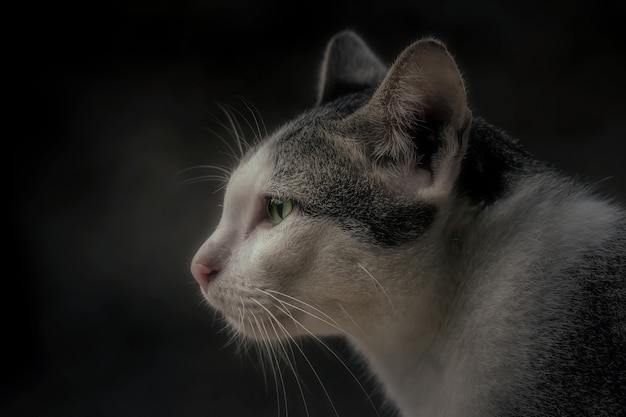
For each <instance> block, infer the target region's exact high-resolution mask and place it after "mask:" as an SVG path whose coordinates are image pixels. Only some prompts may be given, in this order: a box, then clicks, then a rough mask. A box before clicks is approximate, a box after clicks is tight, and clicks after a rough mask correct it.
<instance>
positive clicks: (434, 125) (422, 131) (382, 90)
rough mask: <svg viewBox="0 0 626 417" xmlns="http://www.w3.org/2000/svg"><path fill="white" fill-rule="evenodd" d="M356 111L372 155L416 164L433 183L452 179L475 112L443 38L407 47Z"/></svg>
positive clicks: (393, 161) (457, 168)
mask: <svg viewBox="0 0 626 417" xmlns="http://www.w3.org/2000/svg"><path fill="white" fill-rule="evenodd" d="M358 113H359V114H360V116H361V117H360V118H361V120H362V121H363V123H365V125H366V126H367V127H366V131H367V132H368V134H367V136H368V139H367V141H368V144H367V146H368V153H369V154H370V156H371V157H373V158H375V159H376V160H377V161H387V162H388V163H392V164H395V165H398V164H399V165H400V166H403V167H407V166H408V167H417V168H418V171H419V172H421V174H423V175H422V177H424V178H425V177H427V176H429V181H430V182H431V183H435V182H437V181H440V182H446V185H447V186H449V185H450V184H451V182H453V181H454V178H455V176H456V174H457V173H458V170H459V168H460V161H461V159H462V158H463V155H464V153H465V149H466V146H467V136H468V132H469V127H470V124H471V118H472V116H471V111H470V110H469V109H468V107H467V102H466V94H465V87H464V84H463V79H462V77H461V74H460V73H459V70H458V68H457V66H456V63H455V62H454V59H453V58H452V56H450V54H449V53H448V51H447V49H446V47H445V46H444V45H443V44H442V43H441V42H439V41H437V40H435V39H424V40H421V41H418V42H415V43H414V44H412V45H410V46H409V47H408V48H406V49H405V50H404V51H403V52H402V54H400V56H399V57H398V59H397V60H396V62H395V63H394V64H393V66H392V67H391V68H390V69H389V72H388V73H387V76H386V77H385V79H384V80H383V81H382V83H381V84H380V86H379V87H378V89H377V90H376V91H375V92H374V95H373V96H372V98H371V100H370V101H369V103H367V104H366V105H365V106H364V107H363V108H362V109H361V110H360V111H358ZM422 182H428V181H422ZM440 185H443V184H440Z"/></svg>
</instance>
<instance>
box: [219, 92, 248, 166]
mask: <svg viewBox="0 0 626 417" xmlns="http://www.w3.org/2000/svg"><path fill="white" fill-rule="evenodd" d="M218 107H219V108H220V109H221V110H222V112H224V115H225V116H226V118H227V119H228V122H229V123H230V128H229V127H227V126H224V128H226V129H227V130H229V131H230V133H231V134H232V135H233V138H234V139H235V141H236V143H237V148H238V149H239V154H240V157H241V158H243V156H244V150H243V146H242V144H241V142H242V141H243V139H242V135H243V132H241V125H240V124H239V121H238V120H237V119H236V118H235V116H234V115H233V113H232V107H230V106H227V105H224V104H218ZM244 142H245V141H244Z"/></svg>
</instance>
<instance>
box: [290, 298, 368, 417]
mask: <svg viewBox="0 0 626 417" xmlns="http://www.w3.org/2000/svg"><path fill="white" fill-rule="evenodd" d="M281 311H284V312H285V314H287V315H288V316H289V318H291V320H293V322H294V323H295V324H296V325H297V326H299V327H301V328H302V329H303V330H304V331H305V332H307V333H308V334H309V335H310V336H311V337H312V338H313V339H314V340H315V341H317V342H318V343H319V344H320V345H322V347H324V348H325V349H326V350H327V351H328V352H330V353H331V354H332V355H333V356H334V357H335V358H336V359H337V360H338V361H339V363H340V364H341V365H342V366H343V367H344V368H345V369H346V371H348V373H349V374H350V376H351V377H352V378H353V379H354V381H355V382H356V383H357V385H358V386H359V389H360V390H361V391H362V392H363V394H365V397H366V398H367V401H368V402H369V403H370V405H371V406H372V408H373V409H374V412H375V413H376V415H378V416H380V414H379V413H378V409H377V408H376V406H375V405H374V402H373V401H372V398H371V395H370V393H369V392H367V390H366V389H365V387H364V386H363V384H361V382H360V381H359V379H358V378H357V376H356V375H355V374H354V372H353V371H352V369H350V367H349V366H348V364H346V362H345V361H344V360H343V359H341V357H340V356H339V355H338V354H337V352H335V351H334V350H333V349H332V348H331V347H330V346H328V344H327V343H325V342H324V341H323V340H322V339H320V338H319V337H318V336H317V335H316V334H314V333H313V332H311V331H310V330H309V329H307V328H306V326H304V325H303V324H302V323H301V322H300V321H298V319H296V318H295V317H294V316H293V314H291V312H289V311H285V310H281Z"/></svg>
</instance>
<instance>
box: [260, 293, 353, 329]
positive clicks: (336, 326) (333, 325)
mask: <svg viewBox="0 0 626 417" xmlns="http://www.w3.org/2000/svg"><path fill="white" fill-rule="evenodd" d="M257 290H259V291H261V292H263V293H264V294H266V295H268V296H270V297H272V298H273V299H275V300H276V301H278V302H279V303H284V304H286V305H288V306H290V307H292V308H295V309H296V310H299V311H302V312H303V313H306V314H308V315H309V316H311V317H313V318H315V319H317V320H319V321H321V322H323V323H326V324H328V325H329V326H331V327H333V328H334V329H337V330H339V331H340V332H341V333H344V334H348V332H346V331H345V330H344V329H343V328H342V327H341V325H340V324H339V323H337V321H336V320H335V319H333V318H332V317H331V316H329V315H328V314H326V313H324V312H323V311H322V310H320V309H319V308H317V307H314V306H312V305H311V304H308V303H306V302H304V301H302V300H299V299H297V298H295V297H292V296H290V295H288V294H285V293H282V292H280V291H276V290H270V289H268V290H267V291H266V290H263V289H261V288H257ZM271 293H274V294H278V295H280V296H282V297H286V298H288V299H290V300H293V301H296V302H298V303H300V304H303V305H304V306H306V307H308V308H310V309H312V310H314V311H316V312H318V313H320V314H321V315H323V316H324V317H326V318H328V320H331V321H332V323H331V322H329V321H327V320H324V319H323V318H321V317H318V316H316V315H315V314H313V313H311V312H310V311H306V310H304V309H302V308H301V307H297V306H294V305H293V304H290V303H287V302H286V301H284V300H281V299H279V298H277V297H276V296H275V295H272V294H271Z"/></svg>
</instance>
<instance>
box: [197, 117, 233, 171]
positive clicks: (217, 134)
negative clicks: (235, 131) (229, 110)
mask: <svg viewBox="0 0 626 417" xmlns="http://www.w3.org/2000/svg"><path fill="white" fill-rule="evenodd" d="M217 123H218V124H219V125H220V126H222V127H223V128H224V129H226V130H228V131H230V130H229V127H228V126H225V125H224V124H223V123H221V122H220V121H217ZM205 129H206V130H208V131H209V132H211V134H213V135H214V136H215V137H217V138H218V139H219V140H220V142H222V143H223V144H224V146H226V148H227V149H228V152H229V153H227V154H226V155H227V156H228V157H229V158H230V159H232V160H233V161H239V160H240V158H239V157H238V156H237V152H235V149H233V147H232V146H231V145H230V141H228V140H226V139H225V138H224V136H222V135H221V134H219V133H218V132H217V130H215V129H211V128H210V127H205Z"/></svg>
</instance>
